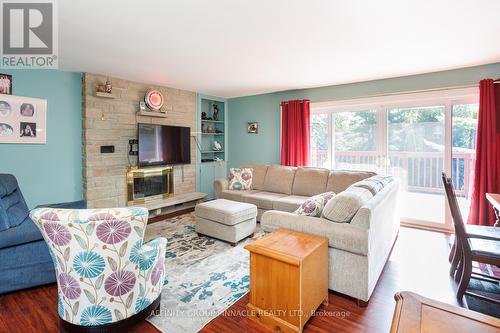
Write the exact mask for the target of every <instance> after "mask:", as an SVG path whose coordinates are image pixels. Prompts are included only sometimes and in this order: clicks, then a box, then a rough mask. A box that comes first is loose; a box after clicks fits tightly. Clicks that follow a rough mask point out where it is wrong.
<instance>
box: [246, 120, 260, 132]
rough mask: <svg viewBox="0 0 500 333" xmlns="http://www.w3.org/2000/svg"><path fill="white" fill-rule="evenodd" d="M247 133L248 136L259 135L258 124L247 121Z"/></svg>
mask: <svg viewBox="0 0 500 333" xmlns="http://www.w3.org/2000/svg"><path fill="white" fill-rule="evenodd" d="M247 133H248V134H258V133H259V123H258V122H256V121H249V122H248V123H247Z"/></svg>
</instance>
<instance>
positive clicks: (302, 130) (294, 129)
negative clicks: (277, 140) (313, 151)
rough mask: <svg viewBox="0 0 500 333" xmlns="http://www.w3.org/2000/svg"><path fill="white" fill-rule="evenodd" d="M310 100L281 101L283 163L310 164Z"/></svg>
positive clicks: (292, 164)
mask: <svg viewBox="0 0 500 333" xmlns="http://www.w3.org/2000/svg"><path fill="white" fill-rule="evenodd" d="M309 105H310V102H309V100H307V99H306V100H297V101H284V102H281V164H282V165H288V166H307V165H308V164H309V140H310V139H309V133H310V127H309V123H310V121H309V116H310V107H309Z"/></svg>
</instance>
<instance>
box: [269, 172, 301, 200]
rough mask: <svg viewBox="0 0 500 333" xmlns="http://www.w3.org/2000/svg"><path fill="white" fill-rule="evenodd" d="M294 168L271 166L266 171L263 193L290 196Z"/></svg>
mask: <svg viewBox="0 0 500 333" xmlns="http://www.w3.org/2000/svg"><path fill="white" fill-rule="evenodd" d="M295 170H296V168H294V167H287V166H281V165H272V166H270V167H269V168H268V169H267V173H266V178H265V180H264V191H267V192H275V193H284V194H288V195H290V194H292V186H293V179H294V178H295Z"/></svg>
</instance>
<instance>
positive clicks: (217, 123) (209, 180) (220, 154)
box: [196, 94, 229, 200]
mask: <svg viewBox="0 0 500 333" xmlns="http://www.w3.org/2000/svg"><path fill="white" fill-rule="evenodd" d="M197 101H198V103H197V122H196V124H197V128H196V129H197V131H198V133H197V134H196V136H197V140H198V141H199V148H200V149H199V150H197V151H196V161H197V163H199V168H197V170H196V172H197V177H196V188H197V190H198V191H199V192H204V193H208V196H207V198H206V199H207V200H210V199H214V198H215V193H214V181H215V180H216V179H220V178H225V177H227V162H226V161H227V153H228V146H227V144H228V142H227V139H228V136H227V135H225V133H228V128H227V125H228V124H227V120H228V115H229V114H228V112H227V111H228V110H227V101H226V100H225V99H222V98H217V97H213V96H206V95H200V94H198V96H197ZM215 109H217V110H219V114H218V116H217V115H216V118H217V120H213V119H214V110H215ZM202 116H203V117H204V118H212V119H202ZM215 141H217V143H219V144H220V145H221V150H214V147H215ZM216 159H217V160H216Z"/></svg>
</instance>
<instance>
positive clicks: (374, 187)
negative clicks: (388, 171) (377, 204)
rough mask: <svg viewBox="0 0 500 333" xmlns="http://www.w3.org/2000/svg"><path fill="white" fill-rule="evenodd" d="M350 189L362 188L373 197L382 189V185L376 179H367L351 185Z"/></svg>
mask: <svg viewBox="0 0 500 333" xmlns="http://www.w3.org/2000/svg"><path fill="white" fill-rule="evenodd" d="M350 187H362V188H365V189H367V190H368V191H370V192H372V194H373V195H375V194H377V193H378V192H380V190H382V189H383V188H384V185H383V184H382V183H381V182H380V181H378V180H376V179H372V178H367V179H365V180H362V181H359V182H357V183H354V184H352V185H351V186H350Z"/></svg>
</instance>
